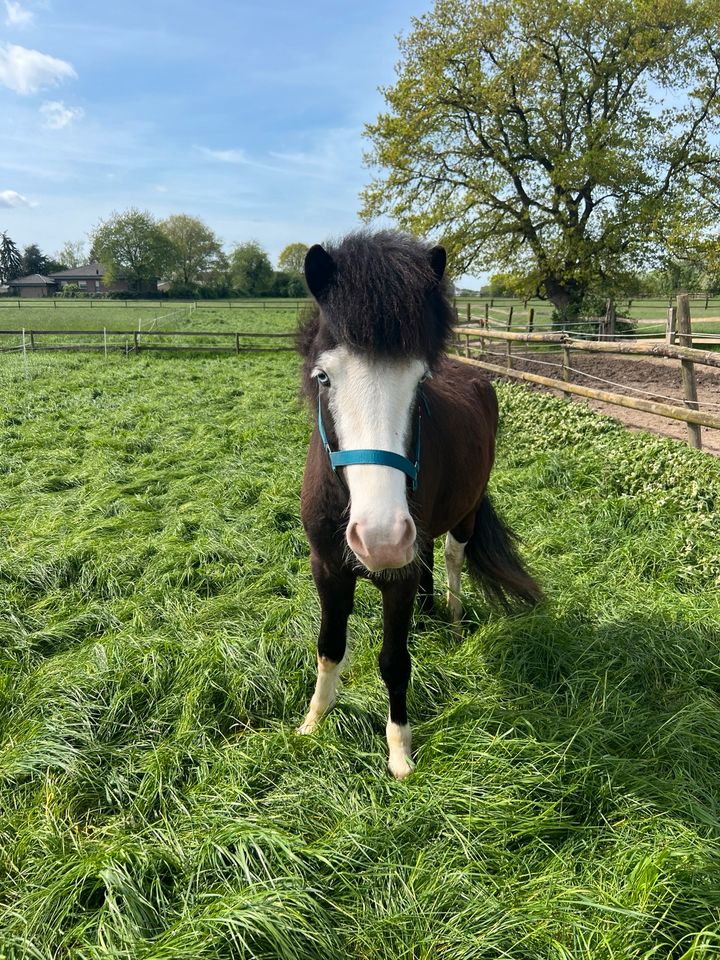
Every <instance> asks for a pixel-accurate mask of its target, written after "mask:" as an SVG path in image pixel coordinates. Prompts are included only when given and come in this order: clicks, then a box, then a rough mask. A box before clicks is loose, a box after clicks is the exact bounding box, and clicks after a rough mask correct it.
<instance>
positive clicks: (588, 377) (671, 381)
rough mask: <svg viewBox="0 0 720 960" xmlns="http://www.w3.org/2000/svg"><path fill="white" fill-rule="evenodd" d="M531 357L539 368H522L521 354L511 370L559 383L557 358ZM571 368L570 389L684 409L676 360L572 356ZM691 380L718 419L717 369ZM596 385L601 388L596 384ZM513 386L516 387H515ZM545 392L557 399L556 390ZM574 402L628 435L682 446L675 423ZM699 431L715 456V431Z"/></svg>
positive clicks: (719, 439)
mask: <svg viewBox="0 0 720 960" xmlns="http://www.w3.org/2000/svg"><path fill="white" fill-rule="evenodd" d="M532 356H533V357H534V359H536V360H542V361H543V362H542V364H537V363H530V362H524V361H523V359H522V355H521V354H519V353H517V354H516V353H513V366H515V367H516V368H517V369H518V370H526V371H527V372H529V373H540V374H542V375H543V376H546V377H556V378H558V379H560V365H561V355H560V354H559V353H543V354H533V355H532ZM492 360H493V362H496V363H504V360H503V359H502V358H500V357H498V358H497V359H495V358H492ZM570 362H571V365H572V368H573V371H574V372H573V373H572V374H571V379H572V382H573V383H578V384H582V385H583V386H588V387H597V388H598V389H601V390H610V391H612V392H613V393H623V394H627V395H628V396H631V397H642V398H644V399H646V400H658V401H660V402H664V403H671V404H678V405H683V403H684V401H683V392H682V383H681V380H680V364H679V362H678V361H677V360H664V359H660V358H645V357H642V358H637V357H633V358H632V359H629V358H625V357H607V356H603V355H599V354H578V353H574V354H571V361H570ZM553 367H554V368H555V369H553ZM695 376H696V379H697V387H698V401H699V404H700V409H701V410H707V411H708V412H712V413H720V369H717V368H713V367H703V366H701V365H699V364H696V365H695ZM598 380H600V381H606V382H598ZM607 381H609V383H608V382H607ZM514 382H515V383H517V381H514ZM536 389H538V390H545V389H546V388H545V387H537V388H536ZM549 392H550V393H554V394H555V395H556V396H562V393H561V392H560V391H558V390H550V391H549ZM573 401H574V402H580V403H585V404H587V406H589V407H590V408H591V409H592V410H597V411H598V412H599V413H604V414H607V415H608V416H611V417H614V418H615V419H616V420H619V421H620V423H623V424H625V426H626V427H628V429H630V430H645V431H647V432H649V433H657V434H660V435H661V436H664V437H674V438H675V439H677V440H682V441H685V442H687V438H688V431H687V426H686V424H685V423H683V422H681V421H679V420H668V419H666V418H665V417H659V416H657V415H655V414H652V413H644V412H643V411H641V410H630V409H628V408H627V407H617V406H615V405H614V404H609V403H601V402H600V401H597V400H586V399H584V398H583V397H577V396H576V397H573ZM701 429H702V442H703V450H706V451H707V452H708V453H713V454H715V455H716V456H720V430H714V429H712V428H711V427H702V428H701Z"/></svg>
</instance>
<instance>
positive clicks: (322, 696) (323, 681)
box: [297, 657, 342, 733]
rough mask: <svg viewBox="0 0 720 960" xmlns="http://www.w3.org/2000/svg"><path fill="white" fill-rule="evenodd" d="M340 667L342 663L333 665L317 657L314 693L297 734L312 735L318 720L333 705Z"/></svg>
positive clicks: (325, 659) (324, 658)
mask: <svg viewBox="0 0 720 960" xmlns="http://www.w3.org/2000/svg"><path fill="white" fill-rule="evenodd" d="M341 666H342V663H335V661H334V660H328V659H327V657H318V676H317V682H316V684H315V692H314V693H313V695H312V700H311V701H310V706H309V707H308V712H307V715H306V717H305V719H304V720H303V722H302V723H301V724H300V726H299V727H298V731H297V732H298V733H312V732H313V730H314V729H315V727H316V726H317V725H318V721H319V720H320V718H321V717H322V716H323V715H324V714H326V713H327V712H328V710H329V709H330V707H331V706H332V705H333V703H335V696H336V695H337V688H338V682H339V680H340V668H341Z"/></svg>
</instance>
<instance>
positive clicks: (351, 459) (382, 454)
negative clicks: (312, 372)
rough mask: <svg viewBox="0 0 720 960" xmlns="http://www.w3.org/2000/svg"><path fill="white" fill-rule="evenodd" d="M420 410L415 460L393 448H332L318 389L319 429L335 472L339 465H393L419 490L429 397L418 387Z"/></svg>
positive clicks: (418, 412) (416, 432)
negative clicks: (422, 445) (423, 435)
mask: <svg viewBox="0 0 720 960" xmlns="http://www.w3.org/2000/svg"><path fill="white" fill-rule="evenodd" d="M418 397H419V403H418V411H417V428H416V431H415V462H414V463H413V462H412V460H408V458H407V457H403V456H401V455H400V454H399V453H393V452H392V451H391V450H370V449H369V450H331V449H330V441H329V440H328V437H327V433H326V432H325V424H324V423H323V416H322V402H321V399H320V391H319V390H318V430H319V431H320V439H321V440H322V444H323V447H325V452H326V453H327V455H328V457H329V458H330V466H331V467H332V468H333V470H334V471H335V472H337V468H338V467H349V466H354V465H356V464H368V463H369V464H376V465H377V466H381V467H392V468H393V469H394V470H400V471H402V473H404V474H405V475H406V476H407V477H408V478H409V479H410V482H411V483H412V489H413V491H415V490H417V485H418V474H419V473H420V427H421V424H422V408H423V406H424V407H425V410H426V411H427V409H428V403H427V399H426V397H425V394H424V393H423V392H422V390H420V389H418Z"/></svg>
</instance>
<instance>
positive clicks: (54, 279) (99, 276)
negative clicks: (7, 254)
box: [8, 260, 157, 297]
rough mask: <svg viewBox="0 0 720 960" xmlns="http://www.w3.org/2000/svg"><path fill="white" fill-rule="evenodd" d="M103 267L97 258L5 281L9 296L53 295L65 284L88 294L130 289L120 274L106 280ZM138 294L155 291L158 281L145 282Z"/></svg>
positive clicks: (119, 291) (96, 294) (118, 291)
mask: <svg viewBox="0 0 720 960" xmlns="http://www.w3.org/2000/svg"><path fill="white" fill-rule="evenodd" d="M105 273H106V270H105V267H104V266H103V265H102V264H101V263H99V262H98V261H97V260H93V261H92V262H91V263H85V264H83V266H81V267H73V268H72V269H71V270H58V271H57V272H56V273H51V274H50V275H49V276H47V277H44V276H42V275H41V274H39V273H33V274H31V275H30V276H28V277H19V278H18V279H17V280H11V281H10V283H9V284H8V286H9V293H10V296H14V297H53V296H55V295H56V294H58V293H60V292H61V291H62V290H63V289H64V288H65V287H66V286H68V284H74V285H76V286H77V288H78V290H79V291H80V293H85V294H87V295H88V296H90V297H93V296H94V297H97V296H102V295H103V294H104V293H124V292H125V291H127V290H129V289H130V284H129V283H128V281H127V280H125V279H123V278H122V277H118V278H117V279H116V280H113V282H112V283H105V279H104V278H105ZM137 292H139V293H147V294H154V293H157V281H156V280H151V281H148V282H147V283H146V284H145V285H144V286H143V288H142V289H141V290H139V291H137Z"/></svg>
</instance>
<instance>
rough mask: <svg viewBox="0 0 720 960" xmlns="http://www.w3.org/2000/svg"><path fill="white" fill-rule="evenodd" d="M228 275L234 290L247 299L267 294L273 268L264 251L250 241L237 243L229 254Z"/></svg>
mask: <svg viewBox="0 0 720 960" xmlns="http://www.w3.org/2000/svg"><path fill="white" fill-rule="evenodd" d="M230 273H231V276H232V282H233V286H234V287H235V289H236V290H237V291H238V292H239V293H242V294H244V295H245V296H248V297H259V296H262V295H263V294H266V293H268V292H269V291H270V290H271V288H272V284H273V279H274V276H273V268H272V264H271V263H270V257H269V256H268V255H267V253H266V251H265V250H263V248H262V247H261V246H260V244H259V243H256V242H255V241H254V240H251V241H249V242H247V243H239V244H238V245H237V246H236V247H235V248H234V250H233V251H232V253H231V254H230Z"/></svg>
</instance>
